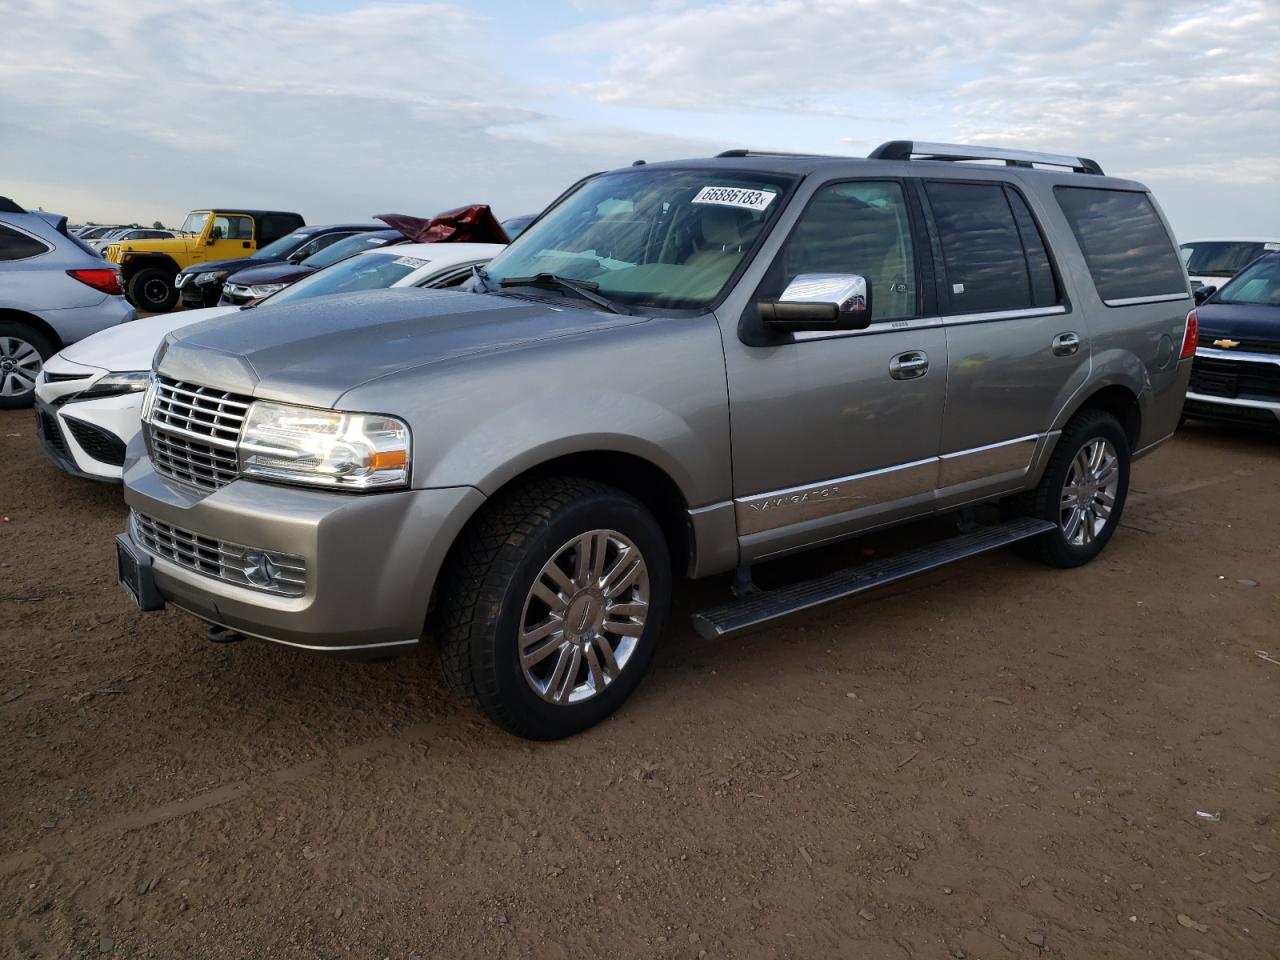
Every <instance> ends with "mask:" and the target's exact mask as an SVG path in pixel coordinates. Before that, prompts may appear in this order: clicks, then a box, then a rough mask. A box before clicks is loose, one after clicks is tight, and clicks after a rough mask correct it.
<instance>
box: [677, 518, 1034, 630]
mask: <svg viewBox="0 0 1280 960" xmlns="http://www.w3.org/2000/svg"><path fill="white" fill-rule="evenodd" d="M1052 529H1054V524H1053V523H1052V522H1051V521H1049V520H1035V519H1032V518H1030V517H1021V518H1019V519H1017V520H1010V521H1008V522H1007V523H1001V524H999V525H997V526H992V527H982V528H980V529H978V530H973V531H971V532H969V533H962V534H960V535H959V536H957V537H951V538H950V539H947V540H942V541H939V542H936V543H930V544H926V545H925V546H922V547H915V548H914V549H911V550H907V551H905V552H903V553H899V554H897V555H896V556H892V557H886V558H884V559H883V560H874V561H871V562H870V563H862V564H859V565H858V566H856V567H847V568H846V569H844V570H837V571H836V572H835V573H829V574H826V575H825V576H821V577H816V578H815V579H813V580H805V581H803V582H801V583H795V584H792V585H791V586H789V587H780V588H779V589H777V590H761V591H759V592H756V593H752V594H748V595H747V596H745V597H741V598H739V599H737V600H733V601H731V602H730V603H726V604H724V605H723V606H720V607H714V608H712V609H711V610H704V611H703V612H702V613H695V614H694V615H693V628H694V629H695V630H697V631H698V633H699V634H700V635H701V636H703V637H705V638H706V639H708V640H714V639H715V638H716V637H723V636H724V635H725V634H728V633H736V632H737V631H739V630H745V629H747V628H748V627H755V626H759V625H760V624H762V623H768V622H769V621H770V620H777V619H778V618H779V617H785V616H787V615H789V614H792V613H798V612H799V611H801V610H808V609H809V608H811V607H817V606H821V605H822V604H824V603H830V602H831V601H833V600H842V599H844V598H845V597H851V596H853V595H854V594H855V593H862V592H863V591H864V590H870V589H872V588H873V587H881V586H884V585H885V584H887V583H893V582H895V581H897V580H903V579H905V578H906V577H910V576H914V575H915V574H917V573H924V572H925V571H926V570H933V569H934V568H935V567H941V566H943V565H944V564H948V563H951V562H952V561H954V560H963V559H964V558H965V557H974V556H977V555H978V554H980V553H986V552H987V551H988V550H998V549H999V548H1000V547H1007V546H1008V545H1009V544H1011V543H1017V542H1018V541H1019V540H1027V539H1029V538H1031V537H1037V536H1039V535H1040V534H1042V533H1048V532H1049V531H1050V530H1052Z"/></svg>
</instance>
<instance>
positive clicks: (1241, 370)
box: [1183, 347, 1280, 428]
mask: <svg viewBox="0 0 1280 960" xmlns="http://www.w3.org/2000/svg"><path fill="white" fill-rule="evenodd" d="M1183 412H1184V413H1185V414H1186V415H1187V416H1189V417H1205V418H1209V419H1213V420H1228V421H1231V422H1233V423H1241V424H1248V425H1252V426H1260V427H1270V428H1280V354H1273V353H1250V352H1236V351H1234V350H1218V349H1213V348H1210V347H1200V348H1198V349H1197V350H1196V358H1195V363H1194V366H1193V367H1192V374H1191V384H1190V387H1189V389H1188V390H1187V402H1186V406H1185V407H1184V410H1183Z"/></svg>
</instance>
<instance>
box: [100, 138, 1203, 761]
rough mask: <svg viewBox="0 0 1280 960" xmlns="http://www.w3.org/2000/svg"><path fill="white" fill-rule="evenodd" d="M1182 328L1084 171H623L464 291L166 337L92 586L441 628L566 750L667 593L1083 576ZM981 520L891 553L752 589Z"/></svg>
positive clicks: (1147, 227) (516, 710) (786, 609)
mask: <svg viewBox="0 0 1280 960" xmlns="http://www.w3.org/2000/svg"><path fill="white" fill-rule="evenodd" d="M983 160H987V161H990V160H995V161H998V163H991V162H981V161H983ZM965 161H979V162H976V163H970V162H965ZM1191 307H1192V301H1191V291H1190V289H1189V287H1188V283H1187V277H1186V274H1185V273H1184V272H1183V270H1182V265H1181V261H1180V260H1179V258H1178V253H1177V248H1176V247H1175V245H1174V242H1173V240H1172V239H1171V237H1170V233H1169V230H1168V228H1167V226H1166V224H1165V222H1164V219H1163V217H1162V215H1161V213H1160V211H1159V208H1158V207H1157V206H1156V204H1155V202H1154V200H1153V199H1152V197H1151V195H1150V193H1149V192H1148V191H1147V189H1146V188H1145V187H1143V186H1142V185H1141V184H1139V183H1134V182H1132V181H1126V180H1117V179H1113V178H1109V177H1105V176H1103V174H1102V171H1101V170H1100V169H1099V167H1098V165H1097V164H1096V163H1094V162H1092V161H1090V160H1086V159H1083V158H1077V157H1064V156H1056V155H1047V154H1038V153H1025V152H1020V151H1007V150H998V149H994V148H979V147H953V146H948V145H944V144H925V143H912V142H907V141H895V142H892V143H888V144H885V145H883V146H881V147H879V148H878V149H877V150H875V151H874V152H873V153H872V155H871V156H870V157H869V158H868V159H865V160H859V159H851V158H841V157H816V156H781V155H769V154H758V153H750V152H746V151H731V152H729V153H725V154H721V155H720V156H718V157H715V158H712V159H705V160H692V161H685V162H676V163H661V164H650V165H635V166H633V167H630V168H626V169H623V170H618V171H614V172H611V173H605V174H601V175H598V176H594V177H590V178H587V179H586V180H584V181H583V182H581V183H579V184H577V185H576V186H575V187H574V188H573V189H571V190H570V191H569V192H568V193H567V194H566V195H565V196H563V197H561V198H560V199H559V200H558V201H557V202H556V203H555V204H553V206H552V207H551V208H549V209H548V210H547V211H545V212H544V213H543V214H541V215H540V216H539V217H538V219H537V220H536V221H535V222H534V223H533V224H532V225H531V226H530V227H529V228H528V229H527V230H526V231H525V232H524V233H522V234H521V235H520V237H519V238H518V239H517V240H516V241H515V242H514V243H512V244H511V246H510V247H508V248H507V249H506V250H505V251H504V252H503V253H501V254H499V255H498V257H497V258H495V259H494V260H493V261H492V262H491V263H490V264H489V266H488V267H487V268H486V269H484V270H477V272H476V276H475V278H474V279H473V281H472V283H471V289H470V291H468V292H463V291H386V292H370V293H362V294H344V295H339V296H336V297H333V298H327V299H323V300H316V301H312V302H309V303H305V304H301V305H299V306H298V307H289V306H284V307H281V308H279V309H278V310H277V311H275V313H276V314H277V315H275V316H273V322H272V323H271V324H267V325H263V324H260V323H258V322H256V318H255V317H254V316H253V315H252V314H253V312H252V311H249V312H248V313H242V314H237V315H234V316H228V317H221V318H218V319H215V320H212V321H209V322H207V323H204V324H199V325H196V326H193V327H188V328H184V329H182V330H179V331H176V332H174V333H173V334H170V336H169V338H168V339H167V341H166V343H165V345H163V346H162V347H161V348H160V351H159V353H158V354H157V360H156V368H155V371H154V375H153V383H152V385H151V388H150V390H149V392H148V394H147V397H146V400H145V405H144V410H143V420H144V424H145V428H144V433H143V440H142V441H140V442H138V443H136V444H135V445H134V447H132V448H131V450H130V456H131V460H130V462H129V463H127V464H126V469H125V483H126V490H125V496H126V499H127V501H128V503H129V505H130V507H131V508H132V512H131V519H130V529H129V532H128V533H127V534H122V535H121V536H120V537H119V538H118V539H117V543H118V552H119V561H120V576H121V580H122V582H123V583H124V584H125V586H126V587H127V588H128V590H129V591H130V592H131V593H132V594H133V595H134V597H135V598H136V599H137V600H138V602H139V603H140V605H141V606H143V607H144V608H147V609H152V608H157V607H159V606H162V605H163V604H164V603H165V602H169V603H173V604H174V605H176V606H178V607H181V608H183V609H184V610H187V611H189V612H190V613H193V614H194V615H195V616H197V617H199V618H202V619H203V620H205V621H208V622H209V623H210V624H212V625H214V626H213V627H211V628H210V636H211V638H214V639H224V640H225V639H239V638H240V637H241V636H242V635H247V636H253V637H260V638H263V639H268V640H273V641H277V642H279V643H284V644H289V645H291V646H295V647H300V648H303V649H307V650H315V651H324V652H331V653H340V654H347V655H357V656H380V655H388V654H393V653H397V652H400V651H403V650H406V649H408V648H410V647H412V646H413V645H415V644H417V643H418V642H419V637H421V636H422V635H423V634H424V633H430V634H433V635H434V636H435V637H436V638H437V640H438V642H439V644H440V647H441V651H442V662H443V665H444V669H445V671H446V672H447V674H448V677H449V679H450V681H451V682H452V683H453V685H454V686H456V687H457V688H458V689H459V690H460V691H461V692H462V693H463V694H465V695H466V696H467V697H468V698H470V700H471V701H472V702H474V703H475V704H477V705H478V706H479V707H480V708H481V709H483V710H484V711H485V712H486V713H487V714H488V715H489V716H490V717H491V718H492V719H493V720H494V721H495V722H497V723H498V724H500V725H501V726H503V727H505V728H506V729H508V730H510V731H512V732H514V733H517V734H519V735H522V736H526V737H533V738H553V737H560V736H565V735H567V734H571V733H573V732H575V731H578V730H581V729H583V728H585V727H588V726H590V725H591V724H594V723H596V722H598V721H599V720H601V719H602V718H604V717H605V716H607V715H608V714H609V713H610V712H612V711H613V710H615V709H616V708H617V707H618V706H619V704H621V703H622V701H623V700H624V699H626V697H627V696H628V695H629V694H630V693H631V692H632V691H633V690H634V689H635V688H636V686H637V684H639V682H640V680H641V678H642V677H643V676H644V674H645V671H646V668H647V667H648V665H649V663H650V661H651V659H652V657H653V654H654V649H655V646H656V644H657V642H658V639H659V636H660V635H661V633H662V629H663V621H664V620H665V618H666V615H667V612H668V609H669V606H670V600H671V594H672V584H673V580H674V579H675V577H676V576H677V575H681V574H683V575H686V576H689V577H708V576H714V575H722V574H728V573H731V572H734V571H736V572H737V577H736V578H735V579H734V580H733V582H734V583H735V585H736V587H737V588H738V589H736V590H735V591H734V594H733V595H730V594H726V596H725V602H724V603H723V604H722V605H721V606H718V607H716V608H715V609H710V610H704V611H701V612H700V613H698V614H697V615H696V616H695V618H694V622H695V626H696V627H697V629H698V630H699V631H700V632H701V633H703V634H704V635H707V636H719V635H722V634H726V633H730V632H732V631H736V630H740V629H745V628H748V627H755V626H758V625H760V624H762V623H767V622H769V621H771V620H773V619H775V618H777V617H780V616H783V615H786V614H788V613H792V612H794V611H797V610H802V609H805V608H808V607H812V606H814V605H816V604H819V603H823V602H827V601H830V600H834V599H837V598H840V597H846V596H849V595H851V594H854V593H857V592H859V591H861V590H865V589H868V588H870V587H873V586H877V585H880V584H883V583H887V582H889V581H892V580H895V579H897V578H899V577H902V576H906V575H909V574H911V573H915V572H919V571H921V570H925V569H929V568H931V567H935V566H937V565H938V564H940V563H943V562H946V561H949V560H955V559H958V558H961V557H966V556H971V555H974V554H976V553H980V552H982V551H983V550H989V549H992V548H995V547H1000V546H1003V545H1006V544H1011V543H1015V542H1022V543H1023V545H1024V546H1025V547H1026V548H1027V549H1028V550H1029V551H1031V552H1033V553H1035V554H1036V555H1037V556H1039V557H1040V558H1041V559H1043V560H1044V561H1046V562H1048V563H1050V564H1053V565H1056V566H1059V567H1073V566H1076V565H1078V564H1082V563H1085V562H1087V561H1089V560H1091V559H1092V558H1093V557H1095V556H1097V554H1098V553H1099V552H1100V551H1101V550H1102V549H1103V547H1105V545H1106V544H1107V542H1108V541H1109V540H1110V539H1111V537H1112V535H1113V534H1114V533H1115V531H1116V526H1117V524H1118V522H1119V519H1120V514H1121V511H1122V510H1123V508H1124V502H1125V494H1126V491H1127V488H1128V484H1129V470H1130V464H1131V463H1132V461H1133V460H1134V459H1135V458H1136V457H1139V456H1141V455H1143V454H1145V453H1147V452H1149V451H1150V450H1151V449H1153V448H1154V447H1155V446H1157V445H1158V444H1159V443H1161V442H1162V441H1164V440H1165V439H1167V438H1168V437H1169V436H1170V435H1171V434H1172V432H1173V431H1174V428H1175V427H1176V425H1177V423H1178V419H1179V415H1180V413H1181V410H1182V404H1183V397H1184V394H1185V391H1186V386H1187V380H1188V376H1189V374H1190V368H1191V359H1190V358H1191V355H1192V353H1193V351H1194V348H1195V342H1196V331H1195V319H1194V313H1193V312H1190V311H1191ZM143 443H145V450H144V449H143V447H142V444H143ZM988 503H989V504H996V505H999V507H1000V508H1001V512H999V513H996V511H976V510H970V511H966V514H965V516H966V517H967V518H968V519H967V522H966V523H965V524H964V525H963V528H962V529H963V532H961V533H959V534H958V535H956V536H954V537H951V538H949V539H945V540H942V541H940V542H936V543H929V544H926V545H925V546H922V547H917V548H915V549H913V550H910V551H908V552H906V553H904V554H900V555H898V556H896V557H893V558H890V559H889V560H886V561H877V562H875V563H872V564H870V565H866V566H860V567H855V568H851V569H848V570H838V571H834V572H831V573H828V574H827V575H825V576H823V577H821V578H819V579H817V580H813V581H808V582H805V583H799V584H793V585H790V586H786V587H783V588H780V589H774V590H758V589H754V588H752V587H751V585H750V569H751V566H752V565H753V564H757V563H759V562H761V561H764V560H768V559H771V558H774V557H780V556H783V555H784V554H789V553H793V552H796V551H801V550H806V549H808V548H811V547H815V546H818V545H820V544H828V543H831V542H832V541H835V540H839V539H841V538H846V537H851V536H855V535H859V534H862V533H864V532H866V531H868V530H872V529H875V528H880V527H885V526H889V525H894V524H899V523H902V522H904V521H908V520H913V519H916V518H920V517H924V516H928V515H931V514H938V513H942V512H955V511H960V510H962V509H963V508H969V507H974V506H975V505H979V504H988ZM984 513H985V514H996V519H995V521H994V522H990V523H987V524H985V525H983V524H978V523H975V522H974V519H975V518H977V517H980V516H981V515H982V514H984Z"/></svg>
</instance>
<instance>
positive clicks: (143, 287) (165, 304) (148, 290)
mask: <svg viewBox="0 0 1280 960" xmlns="http://www.w3.org/2000/svg"><path fill="white" fill-rule="evenodd" d="M129 302H130V303H132V304H133V305H134V306H135V307H137V308H138V309H139V310H140V311H144V312H146V313H168V312H169V311H170V310H172V309H173V306H174V304H176V303H177V302H178V288H177V287H175V286H174V285H173V274H172V273H169V272H168V271H166V270H160V269H158V268H156V267H148V268H147V269H145V270H139V271H138V272H137V273H135V274H134V275H133V276H132V277H131V278H130V279H129Z"/></svg>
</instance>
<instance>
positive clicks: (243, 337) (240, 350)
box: [161, 287, 647, 413]
mask: <svg viewBox="0 0 1280 960" xmlns="http://www.w3.org/2000/svg"><path fill="white" fill-rule="evenodd" d="M266 313H269V314H270V323H266V322H264V320H265V319H266V317H265V314H266ZM646 320H647V318H645V317H635V316H619V315H614V314H609V313H604V312H597V311H595V310H593V309H578V308H575V307H570V306H567V305H561V304H558V303H557V304H551V303H538V302H531V301H529V300H523V299H517V298H515V297H504V296H497V295H489V294H475V293H461V292H459V291H456V290H423V289H420V288H417V287H400V288H392V289H390V290H366V291H357V292H354V293H339V294H334V295H332V296H328V297H318V298H316V299H314V300H307V301H302V302H299V303H295V304H281V305H280V306H277V307H271V306H264V307H258V308H255V309H253V310H245V311H241V312H239V313H236V314H233V315H230V316H223V317H218V318H216V319H214V320H212V321H210V322H208V323H202V324H200V325H199V326H198V327H188V328H185V329H181V330H175V331H174V332H173V333H171V334H170V335H169V337H168V339H167V343H168V349H167V351H166V352H165V354H164V358H163V361H162V363H161V369H162V370H163V371H164V373H165V374H166V375H167V376H171V377H175V378H177V379H179V380H187V381H190V382H192V383H199V384H204V385H207V386H211V387H218V388H221V389H224V390H229V391H232V392H234V393H241V394H252V395H255V396H259V397H267V398H271V399H275V400H282V401H286V402H291V403H300V404H304V405H307V406H314V407H332V406H334V405H335V404H336V403H337V402H338V399H339V398H340V397H341V396H342V395H343V394H344V393H346V392H347V391H348V390H351V389H352V388H354V387H357V386H359V385H360V384H362V383H366V382H368V381H370V380H375V379H378V378H381V377H386V376H390V375H392V374H397V373H403V372H404V371H407V370H412V369H415V368H418V367H423V366H426V365H429V364H432V363H440V362H443V361H447V360H454V359H458V358H461V357H466V356H472V355H476V354H481V353H491V352H497V351H500V350H512V349H516V348H519V347H523V346H528V345H530V344H534V343H538V342H540V341H545V340H552V339H557V338H560V337H569V336H578V335H586V334H592V333H598V332H601V331H604V330H609V329H613V328H617V327H622V326H628V325H630V324H635V323H644V322H645V321H646ZM386 412H388V413H391V412H393V411H386Z"/></svg>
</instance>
